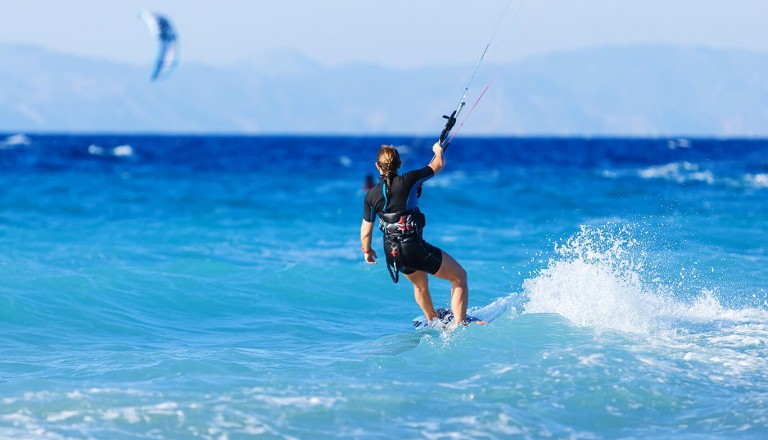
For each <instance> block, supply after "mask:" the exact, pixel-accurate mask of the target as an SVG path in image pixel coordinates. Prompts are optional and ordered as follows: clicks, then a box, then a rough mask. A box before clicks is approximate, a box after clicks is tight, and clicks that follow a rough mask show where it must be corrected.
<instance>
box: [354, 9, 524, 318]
mask: <svg viewBox="0 0 768 440" xmlns="http://www.w3.org/2000/svg"><path fill="white" fill-rule="evenodd" d="M510 3H511V1H510V2H509V3H507V8H506V9H505V10H504V14H502V16H501V18H500V19H499V23H498V24H497V25H496V28H495V29H494V31H493V34H492V35H491V38H490V40H488V44H486V46H485V49H484V50H483V53H482V55H481V56H480V60H479V61H478V63H477V66H476V67H475V70H474V72H473V73H472V76H471V78H470V79H469V81H468V82H467V85H466V87H465V88H464V93H463V95H462V96H461V99H460V100H459V104H458V105H457V106H456V109H455V110H453V112H452V113H451V114H450V115H449V116H443V117H444V118H445V119H447V121H446V123H445V127H444V128H443V131H442V132H441V133H440V137H439V139H438V141H437V142H435V144H434V145H433V146H432V151H433V152H434V154H435V155H434V157H433V158H432V160H431V161H430V162H429V164H427V165H426V166H425V167H422V168H418V169H415V170H412V171H409V172H407V173H405V174H403V175H400V174H399V170H400V166H401V161H400V154H399V152H398V151H397V149H396V148H395V147H394V146H392V145H382V146H381V148H379V152H378V156H377V159H376V169H377V170H378V171H379V175H380V181H379V183H378V184H377V185H376V186H374V187H373V188H371V189H370V190H369V191H368V192H367V193H366V195H365V200H364V203H363V222H362V224H361V225H360V242H361V244H362V252H363V257H364V259H365V262H366V263H368V264H376V259H377V258H378V255H377V253H376V251H375V250H374V249H373V248H372V247H371V241H372V238H373V226H374V220H375V219H376V217H377V216H378V218H379V229H381V231H382V232H383V234H384V252H385V257H386V262H387V269H388V270H389V273H390V275H391V276H392V281H394V282H395V283H397V282H398V280H399V274H400V273H402V274H403V275H405V277H406V278H407V279H408V280H409V281H410V282H411V283H413V294H414V298H415V299H416V303H417V304H418V305H419V307H420V308H421V310H422V311H423V312H424V316H425V317H426V321H427V322H432V321H433V320H434V319H439V320H440V321H441V322H442V323H447V322H449V321H453V322H454V323H455V325H466V324H468V323H469V322H473V321H474V322H477V323H480V324H485V322H484V321H480V320H478V319H477V318H473V317H469V316H467V305H468V302H469V286H468V284H467V272H466V271H465V270H464V268H463V267H462V266H461V264H459V262H458V261H456V260H455V259H454V258H453V257H451V255H449V254H448V253H447V252H445V251H444V250H442V249H440V248H438V247H436V246H433V245H431V244H429V243H428V242H427V241H426V240H424V237H423V230H424V226H425V225H426V218H425V216H424V214H423V213H422V212H421V211H420V210H419V207H418V199H419V197H420V196H421V185H422V184H423V183H424V181H426V180H428V179H430V178H432V177H434V176H435V175H437V174H438V173H440V171H442V170H443V168H444V167H445V157H444V152H445V150H446V149H447V148H448V145H450V143H451V140H452V139H453V136H455V135H456V133H455V132H454V134H453V136H451V137H450V138H449V137H448V136H449V134H450V132H451V130H452V129H453V127H454V125H455V124H456V118H458V116H459V114H460V113H461V110H462V109H463V108H464V105H465V104H466V102H465V99H466V98H467V94H468V92H469V86H470V84H471V83H472V81H473V80H474V78H475V75H476V74H477V71H478V69H479V68H480V64H481V63H482V62H483V59H484V58H485V54H486V53H487V52H488V47H489V46H490V44H491V41H492V40H493V38H494V36H495V35H496V32H497V31H498V29H499V27H500V25H501V22H502V20H503V18H504V15H506V13H507V10H508V9H509V5H510ZM487 89H488V86H486V87H485V89H484V90H483V91H482V93H481V94H480V96H479V97H478V98H477V100H476V101H475V104H474V106H476V105H477V103H478V102H479V101H480V99H481V98H482V97H483V95H484V94H485V91H486V90H487ZM474 106H473V107H472V108H473V109H474ZM470 114H471V111H470ZM465 119H466V118H465ZM462 125H463V122H462V123H461V124H460V125H459V128H457V130H456V131H458V129H460V128H461V126H462ZM428 274H432V275H434V276H436V277H438V278H442V279H444V280H448V281H450V282H451V310H450V311H448V310H446V309H442V308H440V309H435V307H434V304H433V302H432V295H431V294H430V291H429V279H428ZM414 325H416V326H417V327H420V326H422V325H423V322H421V321H415V322H414Z"/></svg>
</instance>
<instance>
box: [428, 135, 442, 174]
mask: <svg viewBox="0 0 768 440" xmlns="http://www.w3.org/2000/svg"><path fill="white" fill-rule="evenodd" d="M432 151H433V152H434V153H435V157H433V158H432V160H431V161H430V162H429V167H430V168H432V171H434V172H435V174H437V173H439V172H440V171H442V169H443V168H444V167H445V160H443V146H442V145H440V141H437V142H435V145H432Z"/></svg>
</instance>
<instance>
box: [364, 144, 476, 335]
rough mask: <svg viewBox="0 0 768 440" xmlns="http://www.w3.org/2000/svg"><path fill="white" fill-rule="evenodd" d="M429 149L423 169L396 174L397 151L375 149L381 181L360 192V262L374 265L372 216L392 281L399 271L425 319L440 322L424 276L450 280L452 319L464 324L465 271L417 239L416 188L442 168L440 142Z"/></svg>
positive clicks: (420, 218)
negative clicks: (429, 156) (380, 234)
mask: <svg viewBox="0 0 768 440" xmlns="http://www.w3.org/2000/svg"><path fill="white" fill-rule="evenodd" d="M432 151H433V152H434V153H435V156H434V157H433V158H432V160H431V161H430V162H429V164H428V165H427V166H425V167H423V168H419V169H417V170H413V171H410V172H407V173H405V174H403V175H402V176H401V175H399V174H398V171H399V170H400V165H401V162H400V154H399V153H398V151H397V149H396V148H395V147H393V146H392V145H382V146H381V148H379V153H378V157H377V160H376V168H377V169H378V170H379V174H380V175H381V180H380V182H379V183H378V185H376V186H374V187H373V188H372V189H371V190H369V191H368V192H367V193H366V196H365V202H364V206H363V223H362V225H361V226H360V241H361V243H362V246H363V248H362V251H363V255H364V258H365V262H366V263H368V264H376V258H378V255H377V254H376V251H375V250H373V247H371V241H372V235H373V225H374V223H373V222H374V219H375V217H376V216H377V215H378V217H379V227H380V228H381V230H382V232H383V233H384V252H385V256H386V261H387V268H389V270H390V274H391V275H392V279H393V280H394V281H395V282H397V280H398V274H399V273H400V272H401V273H402V274H403V275H405V277H406V278H408V280H409V281H410V282H411V283H413V294H414V298H415V299H416V303H417V304H418V305H419V307H421V310H422V311H423V312H424V315H425V316H426V318H427V320H428V321H432V320H433V319H435V318H440V319H444V314H441V315H443V316H439V315H438V311H437V310H435V307H434V305H433V303H432V296H431V294H430V292H429V280H428V278H427V274H428V273H429V274H432V275H435V276H436V277H438V278H442V279H445V280H448V281H450V282H451V310H452V312H453V313H452V315H453V320H454V321H455V322H456V323H460V324H465V323H467V303H468V300H469V287H468V286H467V272H466V271H465V270H464V268H463V267H462V266H461V265H460V264H459V263H458V262H457V261H456V260H455V259H454V258H453V257H451V256H450V255H449V254H448V253H446V252H445V251H443V250H441V249H439V248H437V247H435V246H432V245H431V244H429V243H427V242H426V241H425V240H424V238H423V236H422V231H423V229H424V226H425V224H426V221H425V217H424V214H423V213H422V212H421V211H420V210H419V207H418V188H419V186H420V185H421V184H422V183H423V182H424V181H425V180H427V179H430V178H431V177H433V176H435V175H436V174H438V173H439V172H440V171H442V170H443V168H444V167H445V160H444V157H443V146H442V145H441V144H440V142H435V144H434V145H433V146H432Z"/></svg>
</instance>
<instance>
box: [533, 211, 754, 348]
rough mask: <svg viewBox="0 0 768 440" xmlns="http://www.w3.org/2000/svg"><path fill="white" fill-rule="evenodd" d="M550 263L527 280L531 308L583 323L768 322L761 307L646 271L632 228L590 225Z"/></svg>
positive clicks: (642, 329)
mask: <svg viewBox="0 0 768 440" xmlns="http://www.w3.org/2000/svg"><path fill="white" fill-rule="evenodd" d="M555 253H556V256H555V257H553V258H552V259H551V260H550V261H549V264H548V266H547V267H546V268H545V269H543V270H542V271H540V273H538V275H536V276H535V277H533V278H530V279H528V280H526V281H525V282H524V283H523V289H524V293H525V296H527V298H528V303H527V304H526V305H525V313H556V314H559V315H561V316H563V317H565V318H567V319H568V320H569V321H571V322H573V323H574V324H576V325H578V326H583V327H589V328H594V329H597V330H619V331H624V332H630V333H640V334H650V333H658V332H659V331H663V330H669V329H672V328H674V326H675V325H676V324H677V323H679V322H681V321H686V322H711V321H715V320H728V321H729V322H732V323H740V322H756V321H757V322H762V323H765V322H768V312H766V311H764V310H761V309H754V308H743V309H729V308H727V307H725V306H723V304H722V303H721V301H720V300H719V299H718V298H717V296H716V295H715V292H713V291H711V290H702V291H701V292H700V294H699V295H698V296H697V297H696V298H694V299H693V301H685V300H682V299H679V298H676V297H675V296H674V289H673V288H672V287H668V286H666V285H665V284H664V283H661V282H659V280H658V278H656V277H653V279H652V280H650V281H648V280H646V278H649V277H651V275H650V274H648V273H646V266H647V263H646V261H645V260H646V258H647V255H646V252H645V251H644V250H643V246H642V244H641V243H639V242H638V240H636V239H635V238H633V236H632V233H631V232H630V231H629V229H628V228H625V227H621V228H616V227H588V226H583V227H582V228H581V231H580V232H579V233H577V234H575V235H574V236H573V237H571V238H570V239H569V240H567V241H566V242H565V243H564V244H562V245H558V246H557V247H556V249H555Z"/></svg>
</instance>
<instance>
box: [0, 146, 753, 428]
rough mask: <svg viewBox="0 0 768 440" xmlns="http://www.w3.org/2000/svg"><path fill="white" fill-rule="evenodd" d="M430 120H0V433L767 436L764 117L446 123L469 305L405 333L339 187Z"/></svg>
mask: <svg viewBox="0 0 768 440" xmlns="http://www.w3.org/2000/svg"><path fill="white" fill-rule="evenodd" d="M432 142H433V139H426V138H420V137H408V136H392V137H388V136H368V137H343V136H316V137H312V136H306V137H291V136H254V137H249V136H191V135H190V136H174V135H165V136H161V135H55V134H48V135H43V134H27V135H22V134H13V133H7V134H4V135H0V202H1V203H0V246H1V247H2V252H0V333H2V335H3V337H2V341H1V342H0V383H1V384H2V386H1V387H0V438H13V439H129V438H130V439H134V438H135V439H183V438H200V439H238V438H252V437H258V438H269V439H272V438H274V439H335V438H349V439H393V438H404V439H411V438H413V439H417V438H424V439H503V438H534V439H537V438H579V439H581V438H586V439H589V438H596V439H599V438H627V439H631V438H643V439H647V438H658V439H668V438H681V439H702V438H707V439H710V438H740V439H741V438H755V439H758V438H766V437H767V436H768V373H766V372H767V371H768V290H767V289H768V203H766V202H767V201H768V141H766V140H760V139H698V138H694V139H688V138H686V139H682V138H668V139H667V138H658V139H656V138H654V139H620V138H617V139H613V138H482V137H468V136H463V135H460V136H458V137H457V138H456V139H455V140H454V141H453V143H452V144H451V147H450V149H449V150H448V151H447V153H446V160H447V166H446V169H445V171H443V173H441V174H440V175H438V176H436V177H435V178H433V179H431V180H429V181H428V182H427V183H426V185H425V187H424V191H423V195H422V197H421V200H420V206H421V208H422V210H423V211H424V212H425V213H426V216H427V226H426V230H425V238H426V239H427V240H428V241H430V242H431V243H433V244H435V245H437V246H439V247H441V248H443V249H445V250H446V251H447V252H449V253H450V254H451V255H453V256H454V257H455V258H456V259H457V260H458V261H459V262H460V263H461V264H462V265H463V266H464V267H465V269H466V270H467V272H468V274H469V287H470V296H469V300H470V310H471V313H472V314H474V315H476V316H478V317H481V318H484V319H487V320H489V321H490V323H489V324H488V325H484V326H481V325H474V324H473V325H470V326H468V327H463V328H459V329H456V330H455V331H443V330H440V329H437V328H430V329H426V330H421V331H417V330H415V329H414V328H413V326H412V320H413V319H414V318H417V317H418V316H419V315H420V311H419V309H418V307H417V306H416V304H415V302H414V300H413V293H412V288H411V287H410V285H409V283H408V282H407V280H401V282H400V283H398V284H393V283H392V281H391V280H390V278H389V275H388V273H387V271H386V268H385V265H384V264H383V263H380V264H378V265H375V266H368V265H366V264H365V263H364V262H363V259H362V254H361V252H360V244H359V228H360V222H361V219H362V215H363V197H364V194H365V192H364V189H363V188H362V186H363V182H364V179H365V176H366V174H369V173H374V172H375V168H374V166H373V164H374V161H375V155H376V151H377V149H378V147H379V146H380V145H381V144H382V143H387V144H394V145H395V146H397V147H398V148H399V149H400V151H401V153H402V158H403V169H404V170H408V169H412V168H416V167H420V166H423V165H425V164H426V163H427V162H428V161H429V160H430V158H431V156H432V154H431V149H430V147H431V145H432ZM374 244H375V246H376V249H377V250H378V251H379V254H381V253H382V252H381V233H380V232H379V231H378V230H376V231H375V235H374ZM449 287H450V286H449V285H448V284H447V283H446V282H444V281H441V280H434V281H432V282H431V289H432V295H433V298H434V301H435V303H436V305H438V306H446V305H448V303H449V298H448V294H449Z"/></svg>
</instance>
